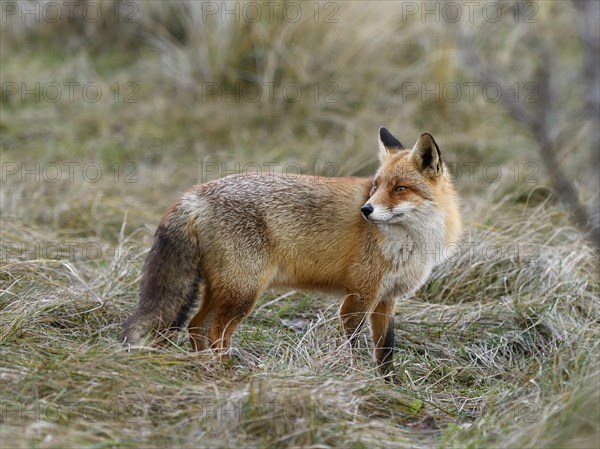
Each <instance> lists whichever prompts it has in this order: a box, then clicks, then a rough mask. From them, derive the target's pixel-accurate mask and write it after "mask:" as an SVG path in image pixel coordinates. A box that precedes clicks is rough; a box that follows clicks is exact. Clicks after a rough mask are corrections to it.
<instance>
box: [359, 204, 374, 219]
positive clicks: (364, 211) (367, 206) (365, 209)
mask: <svg viewBox="0 0 600 449" xmlns="http://www.w3.org/2000/svg"><path fill="white" fill-rule="evenodd" d="M360 211H361V212H362V214H363V215H364V216H365V218H369V215H371V213H372V212H373V206H371V205H370V204H369V203H367V204H365V205H364V206H363V207H361V208H360Z"/></svg>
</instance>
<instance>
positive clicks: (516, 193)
mask: <svg viewBox="0 0 600 449" xmlns="http://www.w3.org/2000/svg"><path fill="white" fill-rule="evenodd" d="M99 4H100V5H101V6H102V8H103V10H104V11H106V9H107V8H109V7H110V6H111V5H112V3H111V2H109V1H106V2H101V3H99ZM139 6H140V9H139V15H138V16H136V18H137V22H136V23H133V24H124V23H118V24H114V23H112V22H110V21H109V22H106V21H100V22H98V23H95V24H92V23H89V22H86V21H84V20H81V19H79V20H76V21H74V23H72V24H70V23H68V22H66V23H61V24H58V25H52V24H47V23H46V24H44V23H41V24H35V25H34V24H32V23H25V24H22V23H20V22H18V21H17V22H15V21H9V22H8V23H2V25H1V26H2V28H1V33H2V39H0V57H1V58H2V66H1V67H0V75H1V78H2V81H3V82H17V83H18V84H19V85H20V84H21V83H25V84H26V85H27V86H32V85H35V83H36V82H40V83H41V84H44V83H48V82H57V83H64V82H68V81H77V82H80V83H82V84H84V83H88V82H97V83H99V84H100V85H101V86H102V88H103V96H102V99H101V100H100V101H98V102H95V103H91V102H88V101H84V100H83V99H82V97H81V95H79V96H76V98H75V101H74V102H73V103H72V104H71V103H68V102H66V101H60V102H57V103H51V102H48V101H40V102H35V101H32V100H31V97H30V98H29V100H26V101H21V99H20V96H19V95H8V94H7V90H6V89H7V85H6V84H3V99H2V116H1V117H0V131H1V132H2V138H1V140H0V143H1V146H0V148H1V149H2V163H3V175H6V179H3V180H2V190H1V192H0V199H1V211H2V217H1V229H2V248H1V250H2V254H1V257H0V263H1V266H0V322H1V325H2V326H1V334H0V348H1V349H2V364H1V368H0V379H1V382H2V389H1V397H0V402H1V403H0V412H1V414H0V420H1V424H0V445H1V446H2V447H7V448H9V447H10V448H13V447H15V448H17V447H36V448H59V447H60V448H63V447H73V448H79V447H90V448H92V447H93V448H99V447H139V448H147V447H354V448H366V447H398V448H428V447H447V448H454V447H456V448H458V447H471V448H478V447H498V448H507V447H511V448H512V447H536V448H549V447H552V448H554V447H557V448H558V447H565V448H566V447H577V448H594V447H599V446H600V409H599V406H598V404H599V403H600V397H599V391H600V389H599V388H598V386H599V382H600V379H599V376H600V361H599V357H598V355H599V352H598V351H599V348H598V341H599V337H600V335H599V334H600V321H599V317H600V313H599V312H600V310H599V308H600V303H599V301H598V292H599V280H598V276H597V272H598V268H599V267H598V263H597V258H596V256H595V254H594V253H593V251H592V250H591V249H590V248H589V247H588V245H587V244H586V241H585V239H584V238H583V237H582V236H581V235H580V234H579V233H578V232H577V230H575V229H574V228H573V226H572V225H571V224H570V222H569V220H568V217H567V216H566V215H565V213H564V212H563V210H562V208H561V206H560V204H558V203H557V201H556V195H555V194H554V193H553V192H551V191H550V190H549V189H548V188H547V187H546V178H545V175H544V172H543V167H542V166H541V164H540V161H539V160H538V159H537V155H536V154H535V153H534V151H535V150H534V149H535V144H534V142H532V141H531V136H529V135H527V134H526V132H525V131H524V130H523V129H521V128H520V126H519V124H518V123H514V122H512V121H511V120H510V118H509V116H508V115H507V114H506V113H505V111H503V110H502V107H501V105H500V104H498V103H491V102H488V101H485V99H484V98H483V97H482V96H481V95H477V96H476V98H475V100H474V101H472V102H470V101H459V102H456V103H451V102H448V101H444V98H439V99H437V100H436V99H426V100H425V101H422V99H421V98H420V96H417V97H416V98H415V97H411V98H409V99H408V100H407V101H405V102H404V101H402V94H403V89H405V87H406V85H403V83H407V82H418V83H421V82H429V83H434V82H439V83H449V82H459V83H462V82H465V81H475V80H472V79H470V78H469V74H468V70H467V69H468V68H465V67H462V66H461V62H460V60H459V59H458V58H457V54H456V51H455V50H456V49H455V48H454V46H455V44H454V40H453V39H452V37H453V35H454V34H453V33H454V31H455V29H454V26H453V25H451V24H447V23H446V24H443V23H441V24H435V27H432V26H431V23H422V22H421V21H419V20H414V18H413V19H412V20H409V21H408V22H406V23H403V22H402V21H401V15H400V12H399V10H398V6H397V5H396V4H394V3H393V2H386V3H379V4H378V7H371V6H370V4H367V3H363V2H351V3H340V4H339V6H340V9H339V11H338V13H337V15H336V18H337V19H338V23H337V24H328V23H323V22H322V21H320V22H317V23H315V21H314V20H312V16H311V15H310V14H312V12H311V11H309V10H307V9H304V10H303V11H304V13H305V16H304V18H303V19H302V20H300V21H299V22H297V23H291V22H289V21H281V20H279V21H272V22H269V21H261V22H258V23H254V24H250V23H244V22H243V21H241V22H240V23H232V22H231V21H230V22H226V23H224V24H223V23H217V22H216V21H208V22H207V23H206V25H205V26H199V25H198V24H199V23H200V22H202V14H201V13H202V10H201V9H200V8H201V4H200V3H199V2H198V3H185V4H175V5H170V6H168V5H165V4H159V3H151V2H144V3H139ZM539 6H540V7H541V9H540V12H539V15H538V16H537V18H538V19H539V21H540V22H539V23H538V24H537V25H532V26H536V27H538V28H539V29H540V31H539V33H540V36H544V38H546V39H553V40H556V41H559V40H560V41H561V45H560V48H559V50H560V52H559V53H557V57H560V58H561V59H562V60H564V61H565V64H564V72H561V73H559V74H557V76H556V79H555V82H556V83H557V85H558V87H559V88H560V89H561V90H564V91H565V92H568V94H569V99H568V101H566V102H565V103H564V105H563V106H564V107H563V110H562V111H561V113H560V114H557V127H558V128H559V131H557V132H567V131H565V129H567V128H568V135H569V137H570V139H571V140H570V141H569V142H570V143H569V144H568V145H567V147H566V148H565V154H564V157H563V160H564V167H565V170H567V171H570V172H573V173H578V174H580V175H581V177H580V178H579V179H580V181H581V188H582V191H583V193H584V196H585V197H586V198H588V197H589V198H593V197H594V195H597V191H595V190H594V187H593V186H592V184H590V183H589V180H590V179H592V178H591V174H590V173H589V170H588V169H587V168H586V167H587V166H588V165H589V163H588V162H589V158H590V157H593V156H590V154H589V153H590V151H589V149H587V148H586V147H585V145H583V144H580V143H584V142H586V141H587V140H586V138H587V137H586V136H587V134H586V133H589V132H590V127H589V124H585V123H579V122H577V121H576V120H575V119H574V118H573V117H572V116H569V113H570V109H569V108H570V106H571V105H573V106H576V104H577V101H580V99H581V98H582V95H583V94H584V93H581V92H579V91H578V90H577V87H576V86H574V85H571V84H570V83H571V82H572V81H573V78H572V70H571V67H572V65H573V64H576V63H577V61H578V58H579V53H578V52H579V50H578V48H577V44H576V40H575V38H574V35H573V34H572V33H570V32H568V30H571V26H572V25H571V22H570V20H571V14H572V11H571V10H570V7H569V4H567V3H562V2H561V3H558V2H557V3H555V4H553V5H550V3H539ZM322 12H323V10H322ZM510 25H511V24H510V21H508V22H506V21H504V22H500V23H498V24H497V25H493V24H490V23H485V24H482V23H480V22H478V23H476V24H475V25H474V26H478V27H480V28H481V29H480V31H479V36H480V38H481V42H479V43H478V45H480V46H486V45H488V46H490V47H486V48H487V50H488V51H492V50H497V54H498V55H499V56H498V57H499V60H501V61H504V62H503V64H505V66H506V67H512V66H513V65H515V64H514V61H513V60H511V59H510V55H511V48H513V47H514V45H516V44H515V42H517V41H518V36H519V35H520V34H519V33H518V31H512V30H513V28H514V27H511V26H510ZM558 30H561V32H560V33H558ZM100 35H101V36H102V38H101V39H100V38H98V36H100ZM526 50H527V48H525V49H523V48H519V51H520V52H524V53H523V56H522V58H523V60H526V59H527V52H526ZM530 50H531V49H530ZM520 54H521V53H520ZM511 70H514V71H515V72H514V73H515V81H522V80H525V81H526V80H527V65H526V64H523V65H519V64H516V67H513V69H511ZM115 82H117V83H119V85H120V86H121V89H123V88H124V86H125V84H126V83H130V82H132V83H134V84H135V86H136V88H138V89H139V90H138V91H137V93H136V96H135V98H137V99H138V100H139V101H138V102H135V103H124V102H123V101H120V100H119V101H115V99H114V97H113V92H112V91H111V90H110V86H111V85H113V83H115ZM269 82H278V83H280V84H281V85H286V83H291V82H294V83H297V84H298V85H299V86H301V87H302V88H303V89H304V92H305V93H304V95H303V96H302V97H301V98H300V99H299V100H298V101H295V102H290V101H286V100H285V98H283V97H281V96H278V97H276V98H274V99H273V100H272V101H271V100H270V99H269V98H268V97H267V96H264V95H263V96H262V97H261V98H260V101H258V102H256V103H254V102H249V101H247V99H246V100H244V99H243V98H242V99H241V100H240V101H239V102H238V101H235V99H234V98H232V97H231V96H226V97H225V99H224V100H222V99H221V98H220V94H219V95H215V96H212V97H208V98H203V95H205V94H206V86H207V84H206V83H216V84H217V85H218V86H221V85H223V86H227V88H237V87H239V88H246V87H247V86H263V85H264V83H269ZM203 83H204V84H203ZM315 83H318V85H319V89H321V91H320V94H327V93H329V92H330V91H327V90H326V87H325V86H326V84H327V83H334V85H335V89H336V95H335V96H334V99H336V100H338V101H337V102H335V103H331V102H325V101H324V97H322V96H321V97H320V99H319V101H317V102H315V100H314V95H313V94H314V90H310V89H311V86H313V85H314V84H315ZM561 83H562V84H561ZM309 92H310V93H309ZM121 93H123V91H121ZM404 93H405V92H404ZM380 125H386V126H388V127H389V128H390V129H391V130H393V131H396V132H397V134H398V137H400V138H401V140H402V141H403V142H404V143H405V144H407V145H408V144H410V143H412V141H414V140H415V139H416V137H417V136H418V134H419V133H420V132H422V131H430V132H432V133H433V134H434V135H435V136H436V139H437V140H438V142H439V143H440V145H441V146H442V153H443V156H444V157H445V159H446V160H447V161H455V162H457V163H458V164H462V165H461V166H462V169H463V171H462V173H461V176H460V177H459V179H457V186H458V188H459V190H460V192H461V194H462V197H463V198H464V200H463V210H464V216H465V218H466V222H467V227H468V230H467V233H466V235H465V240H464V243H463V245H462V246H461V248H460V251H459V254H458V256H456V257H455V258H453V260H452V261H451V262H449V263H447V264H445V265H444V266H442V267H440V268H439V269H437V270H436V272H435V273H434V275H433V276H432V278H431V280H430V281H429V282H428V284H427V285H426V286H424V287H423V288H422V289H421V290H420V291H419V292H418V293H417V295H416V296H415V298H412V299H410V300H407V301H404V302H402V303H400V304H398V306H397V316H396V337H397V351H396V355H395V358H394V366H395V370H396V372H397V373H398V377H399V379H400V383H399V384H398V385H389V384H386V383H385V382H384V381H383V380H382V379H380V378H379V377H378V374H377V372H376V371H375V370H374V368H373V363H372V361H371V359H370V349H369V345H370V341H369V338H368V336H367V333H366V332H365V335H364V338H361V344H360V347H359V348H358V349H357V350H356V351H354V353H352V352H351V351H350V349H349V348H348V347H347V346H346V345H345V344H344V342H343V341H342V340H341V339H340V337H339V329H338V320H337V307H338V304H339V299H338V298H332V297H327V296H321V295H314V294H305V293H300V292H295V293H294V292H269V293H268V294H266V295H265V296H264V297H263V298H261V299H260V302H259V304H258V305H257V307H256V310H255V313H253V314H252V315H251V316H250V317H249V318H248V319H247V320H246V321H245V323H244V324H243V326H242V328H241V329H240V332H238V334H237V335H236V339H235V346H236V348H237V350H238V352H239V356H238V357H237V358H236V359H235V360H234V362H232V363H231V364H229V365H220V364H218V363H215V362H213V361H207V360H198V359H197V358H196V357H194V356H193V355H191V354H190V353H189V352H188V344H187V341H186V338H185V335H179V336H176V337H175V339H174V340H173V341H171V342H170V343H169V344H168V345H167V346H166V347H164V348H160V349H155V350H151V351H150V350H149V351H142V352H139V353H135V354H129V353H124V352H123V351H122V349H121V347H120V344H119V335H120V326H121V323H122V322H123V320H124V318H125V317H126V316H127V314H128V313H129V312H130V311H131V310H132V307H133V305H134V303H135V301H136V300H137V294H138V286H139V278H140V270H141V266H142V263H143V260H144V258H145V255H146V252H147V250H148V249H149V247H150V245H151V241H152V233H153V230H154V228H155V226H156V224H157V222H158V220H159V219H160V216H161V214H162V213H163V212H164V210H165V209H166V207H167V206H168V205H169V203H170V202H171V201H172V200H173V199H174V198H175V197H176V196H177V195H178V194H179V193H180V192H181V191H182V190H183V189H185V188H187V187H189V186H190V185H191V184H193V183H195V182H198V181H200V180H201V179H202V175H203V172H202V170H203V167H205V166H203V163H204V164H206V163H223V164H227V169H235V165H234V164H235V163H239V164H240V166H242V167H243V166H244V164H247V163H249V162H258V163H264V162H267V163H270V162H276V163H279V164H280V165H279V167H282V166H283V164H285V163H290V162H292V163H296V164H300V165H301V166H302V167H303V168H305V169H307V171H308V172H309V173H313V172H314V164H315V163H318V164H319V168H318V169H317V170H316V171H317V172H319V173H323V172H326V173H329V174H331V172H330V171H328V170H327V169H326V167H325V164H327V163H328V162H332V163H335V172H336V173H335V174H336V175H343V174H368V173H371V172H372V171H373V170H374V168H375V167H376V164H377V162H376V155H375V150H376V145H375V137H376V130H377V128H378V126H380ZM567 155H568V156H569V157H566V156H567ZM74 161H75V162H78V163H79V164H80V165H79V166H77V168H76V170H75V171H74V177H73V179H72V180H71V179H69V177H68V172H67V171H66V168H65V167H66V166H65V165H61V166H62V167H63V172H62V173H63V174H62V176H61V177H60V179H59V180H58V181H57V182H49V181H48V179H47V178H48V177H49V176H51V175H52V173H51V172H44V171H43V170H45V169H47V167H49V166H48V163H57V164H59V165H60V164H64V163H65V162H74ZM129 162H131V163H133V164H134V165H133V166H127V165H126V164H127V163H129ZM470 162H474V163H479V164H480V167H483V166H485V164H490V163H494V164H497V166H498V167H500V169H501V170H502V174H503V175H502V176H501V177H500V178H499V179H497V180H495V181H494V182H490V181H489V180H486V178H485V176H484V175H483V172H482V171H481V170H480V169H476V170H475V176H474V177H473V179H472V180H471V179H469V177H468V175H467V172H466V167H467V166H466V165H464V164H465V163H470ZM21 163H27V164H29V165H27V168H30V169H31V168H32V167H33V170H34V172H37V173H38V178H39V179H37V180H36V179H35V175H31V174H30V175H27V177H26V178H25V179H23V178H22V176H21V175H22V166H21V165H19V164H21ZM35 163H39V164H40V165H39V169H38V168H36V167H37V166H34V165H33V164H35ZM89 163H93V164H96V165H97V166H99V167H100V168H101V169H102V175H101V176H100V178H99V179H98V181H97V182H90V180H89V177H88V179H86V178H85V176H84V174H83V173H82V171H81V167H83V166H85V164H89ZM526 163H533V164H536V165H535V166H537V167H538V168H539V170H538V171H537V172H536V173H535V174H534V178H535V181H536V182H534V183H531V184H530V183H527V182H525V181H526V175H527V174H528V173H529V171H527V170H524V169H525V168H526V167H525V164H526ZM7 164H8V165H7ZM12 164H17V169H18V172H17V174H15V175H9V174H8V173H7V170H9V169H11V170H12V168H14V165H12ZM115 164H118V166H117V165H115ZM515 164H519V165H518V166H519V167H520V169H521V171H520V172H519V174H518V175H516V177H515V172H514V170H513V169H514V167H515ZM131 167H133V171H131ZM211 167H212V166H211ZM490 173H491V175H492V176H493V173H494V172H493V171H492V172H490ZM90 174H91V175H93V174H94V172H93V171H90ZM218 174H222V173H217V175H218ZM46 175H47V176H46ZM126 180H130V181H134V182H125V181H126ZM429 416H431V417H433V418H434V419H435V422H436V429H430V428H428V426H427V425H424V423H423V420H425V422H427V419H430V418H428V417H429Z"/></svg>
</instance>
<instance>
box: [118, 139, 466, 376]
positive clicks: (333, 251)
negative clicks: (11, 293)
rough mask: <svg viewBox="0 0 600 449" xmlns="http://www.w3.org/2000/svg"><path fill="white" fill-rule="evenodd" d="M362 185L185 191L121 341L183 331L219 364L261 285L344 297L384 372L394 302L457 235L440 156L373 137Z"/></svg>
mask: <svg viewBox="0 0 600 449" xmlns="http://www.w3.org/2000/svg"><path fill="white" fill-rule="evenodd" d="M379 159H380V167H379V169H378V171H377V173H376V174H375V176H373V177H365V178H363V177H342V178H323V177H316V176H303V175H274V174H272V173H270V174H268V175H265V174H246V175H230V176H226V177H224V178H221V179H218V180H214V181H210V182H207V183H204V184H200V185H197V186H194V187H193V188H192V189H191V190H189V191H187V192H186V193H184V194H183V196H182V197H181V198H180V199H179V200H178V201H177V202H176V203H175V205H173V206H172V207H171V209H170V210H169V211H168V212H167V213H166V215H165V216H164V217H163V218H162V220H161V222H160V224H159V225H158V229H157V230H156V234H155V237H154V244H153V246H152V249H151V250H150V252H149V254H148V257H147V260H146V263H145V265H144V269H143V275H142V282H141V291H140V299H139V303H138V305H137V308H136V309H135V311H134V312H133V314H132V315H131V316H130V317H129V319H128V320H127V321H126V323H125V325H124V328H125V333H124V343H126V344H129V345H138V344H140V343H141V342H142V341H143V340H144V339H145V338H146V337H147V336H148V334H149V333H150V332H151V331H161V330H168V329H176V328H181V327H183V326H185V324H186V323H187V322H188V319H189V315H190V314H191V312H192V311H194V310H195V308H196V305H197V303H198V300H199V298H201V305H200V309H199V311H198V312H197V313H196V314H195V315H194V316H193V317H192V319H191V321H190V322H189V324H188V330H189V334H190V342H191V344H192V347H193V349H194V350H196V351H201V350H205V349H209V348H210V349H212V350H214V351H216V352H217V353H218V354H220V355H221V356H222V357H225V358H227V354H228V352H229V347H230V340H231V336H232V334H233V332H234V330H235V329H236V327H237V326H238V325H239V323H240V322H241V321H242V319H243V318H244V317H246V316H248V315H249V314H250V312H251V311H252V309H253V307H254V304H255V302H256V300H257V298H258V297H259V295H260V294H261V292H262V291H263V290H265V289H266V288H267V287H285V288H294V289H311V290H321V291H328V292H331V291H333V292H342V293H345V296H344V300H343V303H342V305H341V308H340V317H341V321H342V323H343V327H344V330H345V332H346V335H347V336H348V338H349V339H350V341H351V342H354V340H355V337H356V334H357V331H358V330H359V329H360V327H361V325H362V324H363V322H365V320H366V318H367V317H369V318H370V323H371V334H372V338H373V343H374V347H375V351H374V352H375V354H374V355H375V360H376V362H377V364H378V366H379V367H380V369H381V370H382V371H383V372H384V373H389V372H390V371H391V368H392V355H393V352H392V351H393V349H392V348H393V344H394V305H395V301H396V299H398V298H406V297H408V296H410V295H412V294H413V293H414V292H415V291H416V290H417V289H418V288H419V287H421V286H422V285H423V284H424V283H425V281H426V280H427V278H428V276H429V275H430V273H431V271H432V269H433V267H434V266H435V265H437V264H438V263H440V262H442V261H443V260H444V259H445V258H447V257H448V256H449V254H450V251H449V250H448V248H450V247H456V243H457V241H458V239H459V237H460V234H461V218H460V212H459V205H458V198H457V194H456V193H455V190H454V187H453V185H452V182H451V181H450V179H449V177H448V176H447V168H446V167H445V165H444V163H443V162H442V158H441V153H440V150H439V148H438V146H437V144H436V142H435V141H434V139H433V137H432V136H431V135H430V134H423V135H421V137H420V138H419V140H418V141H417V143H416V144H415V145H414V147H413V148H412V150H407V149H404V147H403V146H402V144H401V143H400V141H398V140H397V139H396V138H395V137H394V136H392V135H391V134H390V133H389V131H388V130H387V129H386V128H381V129H380V130H379Z"/></svg>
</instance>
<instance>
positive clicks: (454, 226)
mask: <svg viewBox="0 0 600 449" xmlns="http://www.w3.org/2000/svg"><path fill="white" fill-rule="evenodd" d="M379 160H380V162H381V165H380V167H379V170H377V173H376V174H375V176H374V177H373V184H372V187H371V192H370V197H369V199H368V200H367V202H366V203H365V205H364V206H363V207H362V208H361V212H362V214H363V216H364V218H365V219H366V220H368V221H370V222H373V223H375V224H383V225H395V224H404V225H405V226H408V227H415V226H417V227H419V226H420V227H422V228H427V227H428V225H433V226H438V227H439V225H440V220H441V221H442V222H443V225H444V228H445V230H446V231H447V232H446V237H447V238H446V240H448V238H450V237H451V236H450V235H448V233H449V232H450V234H457V233H460V216H459V211H458V204H457V200H456V194H455V192H454V188H453V186H452V182H451V180H450V178H449V176H448V173H447V169H446V167H445V165H444V163H443V162H442V155H441V152H440V149H439V147H438V145H437V143H436V142H435V140H434V139H433V137H432V136H431V134H427V133H425V134H421V137H419V140H418V141H417V143H415V145H414V147H413V148H412V149H410V150H408V149H405V148H404V146H403V145H402V144H401V143H400V141H399V140H398V139H396V138H395V137H394V136H393V135H392V134H390V132H389V131H388V130H387V129H386V128H380V130H379ZM436 223H437V224H436Z"/></svg>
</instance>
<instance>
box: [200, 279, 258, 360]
mask: <svg viewBox="0 0 600 449" xmlns="http://www.w3.org/2000/svg"><path fill="white" fill-rule="evenodd" d="M259 293H260V291H259V290H258V289H257V290H255V291H253V292H252V293H245V294H241V295H240V294H239V293H238V294H235V293H233V292H228V291H222V292H219V293H218V294H215V298H214V299H213V301H214V302H215V304H216V309H215V316H214V318H213V320H212V322H211V323H210V326H209V328H208V338H209V340H210V342H211V349H213V350H214V351H215V352H216V353H217V354H218V355H219V357H220V358H221V360H227V359H229V353H228V352H229V348H230V346H231V337H232V335H233V333H234V331H235V329H236V328H237V327H238V325H239V324H240V323H241V321H242V320H243V319H244V318H245V317H246V316H248V315H249V314H250V313H251V312H252V309H253V308H254V304H255V303H256V299H257V298H258V295H259Z"/></svg>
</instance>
